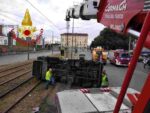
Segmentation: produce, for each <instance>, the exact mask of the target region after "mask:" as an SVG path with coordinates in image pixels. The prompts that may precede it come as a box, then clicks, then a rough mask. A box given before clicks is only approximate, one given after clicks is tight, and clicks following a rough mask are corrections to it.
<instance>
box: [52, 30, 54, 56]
mask: <svg viewBox="0 0 150 113" xmlns="http://www.w3.org/2000/svg"><path fill="white" fill-rule="evenodd" d="M53 40H54V33H53V31H52V55H53Z"/></svg>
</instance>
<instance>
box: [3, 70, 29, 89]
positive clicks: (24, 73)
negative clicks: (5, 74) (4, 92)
mask: <svg viewBox="0 0 150 113" xmlns="http://www.w3.org/2000/svg"><path fill="white" fill-rule="evenodd" d="M30 72H31V70H28V71H25V72H24V73H22V74H19V75H18V76H17V77H14V78H12V79H10V80H6V81H4V82H2V83H0V86H1V85H4V84H6V83H8V82H10V81H12V80H14V79H17V78H19V77H21V76H23V75H25V74H27V73H30Z"/></svg>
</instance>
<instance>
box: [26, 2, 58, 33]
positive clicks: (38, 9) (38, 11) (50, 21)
mask: <svg viewBox="0 0 150 113" xmlns="http://www.w3.org/2000/svg"><path fill="white" fill-rule="evenodd" d="M26 1H27V2H28V3H29V4H30V5H31V6H32V7H33V8H34V9H35V10H37V11H38V12H39V13H40V14H41V15H42V16H43V17H44V18H46V19H47V20H48V21H49V22H50V23H51V24H52V25H53V26H55V28H57V30H58V31H60V30H59V28H58V27H57V26H56V25H55V24H54V23H53V22H52V21H51V20H50V19H49V18H48V17H47V16H45V15H44V14H43V13H42V12H41V11H40V10H39V9H38V8H36V7H35V6H34V5H33V4H32V3H31V2H30V1H29V0H26Z"/></svg>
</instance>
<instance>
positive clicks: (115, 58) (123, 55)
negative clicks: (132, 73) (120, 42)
mask: <svg viewBox="0 0 150 113" xmlns="http://www.w3.org/2000/svg"><path fill="white" fill-rule="evenodd" d="M130 60H131V57H130V54H129V53H128V52H126V51H124V50H115V51H113V52H109V61H110V63H111V64H115V65H116V66H128V65H129V62H130Z"/></svg>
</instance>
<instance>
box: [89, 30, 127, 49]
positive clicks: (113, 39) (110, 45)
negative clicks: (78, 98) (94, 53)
mask: <svg viewBox="0 0 150 113" xmlns="http://www.w3.org/2000/svg"><path fill="white" fill-rule="evenodd" d="M128 42H129V37H128V36H126V35H124V34H119V33H117V32H115V31H113V30H111V29H108V28H105V29H104V30H103V31H101V33H100V34H99V35H98V36H97V37H96V38H95V39H94V40H93V41H92V43H91V46H90V47H97V46H102V47H103V48H105V49H108V50H110V49H113V50H114V49H125V50H127V49H128Z"/></svg>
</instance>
